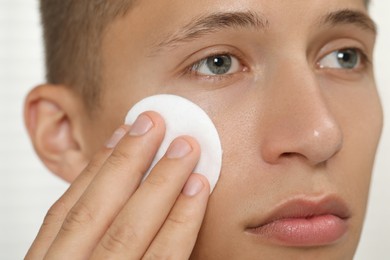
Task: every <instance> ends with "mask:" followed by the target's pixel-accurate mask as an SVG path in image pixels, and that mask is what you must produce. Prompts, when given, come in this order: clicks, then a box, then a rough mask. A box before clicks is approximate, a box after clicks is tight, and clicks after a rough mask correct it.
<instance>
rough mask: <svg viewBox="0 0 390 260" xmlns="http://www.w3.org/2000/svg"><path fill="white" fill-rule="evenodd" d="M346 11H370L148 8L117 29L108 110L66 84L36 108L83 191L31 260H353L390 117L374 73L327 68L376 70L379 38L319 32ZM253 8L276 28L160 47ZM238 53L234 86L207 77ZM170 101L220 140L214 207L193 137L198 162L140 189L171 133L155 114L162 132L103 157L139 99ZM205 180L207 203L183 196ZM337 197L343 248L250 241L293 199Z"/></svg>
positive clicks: (60, 170)
mask: <svg viewBox="0 0 390 260" xmlns="http://www.w3.org/2000/svg"><path fill="white" fill-rule="evenodd" d="M342 9H351V10H355V11H359V12H361V13H364V14H367V10H366V8H365V6H364V4H363V1H358V0H343V1H340V0H326V1H325V0H316V1H310V3H309V2H308V1H303V0H300V1H279V0H277V1H266V0H257V1H251V0H243V1H233V0H225V1H205V0H200V1H195V2H194V1H174V0H169V1H157V2H156V1H151V0H143V1H140V3H139V4H137V5H136V6H135V7H134V9H133V10H132V11H130V12H129V13H128V14H127V15H126V16H125V17H123V18H120V19H117V20H115V21H114V22H113V23H112V24H110V25H109V26H108V28H107V30H106V33H105V35H104V37H103V42H102V64H103V69H102V72H101V75H102V85H103V89H102V100H101V103H100V108H99V109H98V111H96V112H95V113H92V114H90V113H88V111H87V109H85V107H84V105H83V102H82V100H81V98H80V97H78V96H77V95H75V94H74V93H72V92H71V91H70V90H69V89H68V88H66V87H65V86H52V85H42V86H39V87H37V88H35V89H34V90H32V92H31V93H30V94H29V96H28V97H27V100H26V109H25V118H26V125H27V128H28V130H29V134H30V136H31V139H32V142H33V144H34V147H35V149H36V151H37V153H38V154H39V156H40V157H41V159H42V161H43V162H44V163H45V164H46V165H47V166H48V168H49V169H51V170H52V171H53V172H55V173H56V174H58V175H59V176H61V177H62V178H64V179H66V180H68V181H72V182H73V183H72V185H71V186H70V188H69V190H68V191H67V192H66V193H65V194H64V195H63V196H62V197H61V198H60V199H59V200H58V202H56V204H54V205H53V207H52V208H51V210H49V213H48V215H47V217H46V219H45V221H44V224H43V225H42V228H41V231H40V233H39V234H38V236H37V238H36V240H35V241H34V243H33V245H32V247H31V248H30V251H29V252H28V255H27V259H38V258H42V257H43V256H44V255H46V257H47V258H48V259H50V258H56V259H58V258H64V259H84V258H87V257H91V258H93V259H95V258H96V259H100V258H104V259H106V258H108V257H114V258H115V259H122V258H123V259H129V258H130V259H139V258H141V257H142V256H143V257H144V258H145V259H148V258H159V259H160V258H164V257H171V258H174V259H184V258H188V257H190V255H191V258H192V259H259V258H261V259H352V258H353V255H354V252H355V250H356V247H357V245H358V241H359V237H360V233H361V228H362V225H363V220H364V214H365V209H366V202H367V197H368V191H369V184H370V178H371V171H372V166H373V162H374V158H375V152H376V148H377V144H378V141H379V138H380V133H381V129H382V110H381V106H380V101H379V98H378V94H377V91H376V86H375V81H374V76H373V69H372V65H371V63H370V62H366V61H364V59H362V62H360V63H358V64H357V66H356V67H355V68H353V69H345V68H337V67H334V66H333V65H334V63H332V66H328V65H329V64H328V63H326V61H327V60H325V57H331V56H329V55H330V54H331V53H332V52H334V51H337V50H340V49H344V48H358V49H360V50H361V52H362V53H364V54H365V55H366V56H367V57H368V60H372V52H373V48H374V43H375V33H374V32H373V31H371V30H368V29H367V28H362V27H361V26H358V25H356V24H350V23H345V24H338V25H337V26H329V25H318V17H322V16H324V15H326V14H327V13H329V12H333V11H337V10H342ZM247 10H250V11H251V12H253V13H259V14H261V16H262V17H266V19H267V20H268V26H267V28H266V29H264V30H260V29H259V28H253V27H246V28H237V27H236V28H226V29H223V30H218V31H216V32H214V33H212V34H205V35H203V36H201V37H198V38H197V39H196V40H191V41H185V42H180V43H177V44H175V45H174V46H165V47H162V48H156V44H157V43H161V42H166V37H167V36H168V35H172V33H173V32H176V31H177V28H181V27H182V26H183V25H185V24H188V23H189V22H190V21H191V20H192V19H193V18H194V17H199V16H202V15H204V14H208V13H210V12H231V11H236V12H239V11H243V12H244V11H247ZM168 39H171V38H168ZM226 52H228V53H231V54H232V55H233V57H237V58H238V59H237V60H238V63H237V64H238V65H237V64H236V65H237V66H236V67H235V70H234V71H233V72H232V73H229V75H222V76H206V75H203V74H202V73H199V71H198V72H196V71H194V70H191V68H192V65H193V64H194V63H196V62H198V61H199V60H201V59H204V58H206V57H207V56H209V55H210V54H215V53H226ZM333 61H335V60H333ZM324 65H326V66H325V67H323V66H324ZM336 65H337V63H336ZM159 93H171V94H177V95H181V96H183V97H186V98H188V99H190V100H192V101H194V102H195V103H197V104H199V105H200V106H201V107H202V108H203V109H204V110H205V111H206V112H207V113H208V114H209V115H210V117H211V119H212V120H213V121H214V123H215V125H216V127H217V129H218V131H219V134H220V137H221V141H222V147H223V151H224V154H223V166H222V172H221V177H220V180H219V182H218V184H217V186H216V189H215V190H214V192H213V193H212V195H211V196H210V197H209V196H208V192H209V188H208V184H207V180H205V179H204V178H202V177H201V176H200V175H197V174H191V171H192V169H193V167H194V165H195V164H196V161H197V160H198V156H199V153H200V150H199V147H198V146H197V144H196V141H195V140H193V139H192V138H190V137H182V138H181V139H180V140H186V141H187V142H188V143H189V144H190V146H191V149H190V151H189V153H188V154H187V155H185V156H184V157H183V158H169V157H165V158H164V159H163V160H162V161H161V163H159V164H158V165H157V166H156V168H155V169H154V170H153V172H152V174H151V175H150V177H149V178H148V180H147V181H146V182H145V183H144V184H142V185H141V186H138V185H139V181H140V178H141V175H140V172H141V173H142V171H144V170H145V169H147V167H148V164H149V163H150V160H151V158H152V156H153V155H154V153H155V151H156V150H157V148H158V146H159V143H160V141H161V139H162V137H163V134H164V123H163V120H162V119H161V118H160V117H159V115H158V114H157V113H154V112H147V113H146V114H145V115H146V116H147V117H148V118H150V119H151V120H152V122H153V126H152V127H151V129H150V130H149V132H147V133H145V134H143V135H140V136H134V135H128V134H125V132H126V133H127V132H129V131H131V130H129V129H133V128H131V127H130V126H121V127H120V129H122V130H119V132H116V133H117V134H116V135H115V136H116V137H115V138H114V141H119V139H118V136H119V137H122V136H124V137H123V138H121V140H120V141H119V144H118V145H117V146H115V147H112V145H111V144H112V142H109V144H110V145H109V147H107V146H106V147H105V148H101V146H102V144H103V143H104V142H105V141H106V140H107V139H109V137H110V135H111V134H112V132H114V130H115V129H116V128H117V127H118V126H119V125H120V124H121V122H123V118H124V116H125V114H126V113H127V111H128V109H129V108H130V107H131V106H132V105H133V104H134V103H135V102H137V101H139V100H140V99H142V98H144V97H146V96H149V95H153V94H159ZM118 133H119V134H118ZM111 141H113V140H111ZM134 158H138V160H137V159H134ZM86 165H88V166H87V167H86ZM84 167H86V168H85V169H84ZM83 169H84V170H83ZM80 172H81V174H79V173H80ZM77 176H78V177H77ZM189 176H191V177H190V178H189V179H188V177H189ZM191 180H192V181H195V180H198V181H200V184H199V182H198V184H199V186H197V187H199V189H200V190H198V193H196V194H193V193H191V194H189V193H188V189H184V190H183V191H181V190H182V187H183V186H184V185H185V183H186V182H187V184H188V183H193V182H192V181H191ZM186 191H187V193H186ZM326 196H332V197H337V198H339V199H340V200H342V201H344V202H345V203H346V204H347V207H348V209H349V212H350V218H349V219H348V231H347V233H346V234H345V235H344V236H343V237H342V238H341V239H339V240H337V241H336V242H335V243H332V244H330V245H327V246H309V247H288V246H283V245H279V244H277V243H274V242H272V241H269V240H267V239H258V238H256V237H254V236H251V235H249V234H248V233H247V232H246V231H245V229H246V228H247V227H248V225H249V224H250V223H253V221H255V220H264V219H265V218H266V216H268V215H269V214H270V212H271V211H272V210H274V209H275V207H276V205H280V204H281V203H284V202H286V201H287V200H288V199H290V198H304V199H305V198H314V199H320V198H323V197H326ZM176 198H177V200H176ZM206 204H207V210H206ZM171 208H173V210H172V211H171V212H169V210H170V209H171ZM145 216H147V218H145ZM203 218H204V219H203ZM161 227H162V228H161ZM160 228H161V229H160ZM198 232H199V234H198ZM156 234H157V235H156ZM195 241H196V243H195ZM60 256H61V257H60Z"/></svg>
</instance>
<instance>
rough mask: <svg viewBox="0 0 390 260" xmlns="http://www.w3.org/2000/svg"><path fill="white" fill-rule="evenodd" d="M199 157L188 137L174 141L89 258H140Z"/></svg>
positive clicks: (195, 144)
mask: <svg viewBox="0 0 390 260" xmlns="http://www.w3.org/2000/svg"><path fill="white" fill-rule="evenodd" d="M199 154H200V151H199V146H198V144H197V143H196V142H195V140H193V139H192V138H189V137H181V138H178V139H176V140H174V141H173V142H172V144H171V145H170V147H169V148H168V152H167V153H166V155H165V156H164V157H163V158H162V159H161V160H160V162H159V163H158V164H157V165H156V166H155V168H154V169H153V170H152V172H151V174H150V175H149V176H148V177H147V178H146V180H145V182H144V183H143V184H142V185H141V186H140V188H139V189H138V190H137V191H136V192H135V193H134V194H133V196H132V197H131V199H130V200H129V201H128V203H127V204H126V205H125V207H124V208H123V210H122V211H121V212H120V213H119V214H118V216H117V218H116V219H115V221H114V222H113V223H112V225H111V226H110V228H109V229H108V230H107V232H106V234H105V235H104V237H103V238H102V239H101V241H100V242H99V244H98V246H97V248H96V250H95V251H94V253H93V257H92V258H93V259H140V258H141V257H142V256H143V255H144V253H145V252H146V249H147V248H148V247H149V245H150V244H151V242H152V240H153V238H154V237H155V235H156V234H157V232H158V230H159V229H160V228H161V226H162V225H163V223H164V221H165V219H166V218H167V216H168V214H169V212H170V210H171V208H172V207H173V205H174V203H175V201H176V200H177V197H178V196H179V194H180V192H181V190H182V188H183V186H184V184H185V182H186V180H187V179H188V177H189V175H190V174H191V172H192V171H193V169H194V167H195V165H196V163H197V161H198V160H199Z"/></svg>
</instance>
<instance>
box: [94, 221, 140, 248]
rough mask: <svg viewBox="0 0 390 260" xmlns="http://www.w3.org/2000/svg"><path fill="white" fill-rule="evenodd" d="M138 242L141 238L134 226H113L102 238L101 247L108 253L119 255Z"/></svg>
mask: <svg viewBox="0 0 390 260" xmlns="http://www.w3.org/2000/svg"><path fill="white" fill-rule="evenodd" d="M138 240H139V236H138V234H137V232H136V231H135V229H134V227H133V226H131V225H126V226H120V227H117V226H111V228H110V229H109V230H108V231H107V233H106V235H105V236H104V237H103V238H102V241H101V246H102V247H103V248H104V249H105V250H106V251H108V252H111V253H118V252H120V251H122V250H124V249H126V248H127V247H128V245H131V244H134V243H136V241H138Z"/></svg>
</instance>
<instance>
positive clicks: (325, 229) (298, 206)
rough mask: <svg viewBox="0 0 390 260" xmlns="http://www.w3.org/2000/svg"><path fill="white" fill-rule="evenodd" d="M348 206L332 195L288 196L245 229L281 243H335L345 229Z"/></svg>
mask: <svg viewBox="0 0 390 260" xmlns="http://www.w3.org/2000/svg"><path fill="white" fill-rule="evenodd" d="M349 218H350V213H349V210H348V208H347V206H346V204H345V203H344V202H343V201H341V200H340V199H338V198H335V197H325V198H323V199H320V200H318V199H292V200H289V201H287V202H285V203H282V204H281V205H280V206H277V207H276V209H275V210H273V211H272V212H271V214H270V215H269V216H268V217H267V218H265V219H263V220H261V221H260V222H258V223H254V224H252V225H249V226H248V227H247V228H246V232H247V233H249V234H251V235H254V236H255V237H256V238H260V239H262V240H264V239H266V240H267V241H270V242H271V243H276V244H279V245H284V246H298V247H299V246H301V247H310V246H324V245H330V244H333V243H336V242H337V241H339V240H340V239H341V238H342V237H343V236H344V235H345V234H346V233H347V231H348V219H349Z"/></svg>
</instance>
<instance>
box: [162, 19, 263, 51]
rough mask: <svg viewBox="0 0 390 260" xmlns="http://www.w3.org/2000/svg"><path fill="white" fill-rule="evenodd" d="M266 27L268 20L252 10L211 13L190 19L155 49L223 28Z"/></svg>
mask: <svg viewBox="0 0 390 260" xmlns="http://www.w3.org/2000/svg"><path fill="white" fill-rule="evenodd" d="M268 27H269V22H268V20H266V19H265V18H263V17H262V16H260V15H259V14H257V13H254V12H250V11H247V12H226V13H225V12H220V13H212V14H208V15H205V16H200V17H197V18H194V19H192V20H191V21H190V22H189V23H188V24H187V25H185V26H183V27H182V28H181V29H179V30H178V31H177V32H175V33H173V34H172V35H170V36H168V37H167V38H166V39H165V40H163V41H161V42H159V43H158V44H157V45H156V46H157V49H161V48H164V47H175V46H177V45H178V44H179V43H183V42H189V41H192V40H194V39H197V38H199V37H202V36H204V35H208V34H211V33H214V32H217V31H220V30H223V29H238V28H254V29H257V30H264V29H266V28H268Z"/></svg>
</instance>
